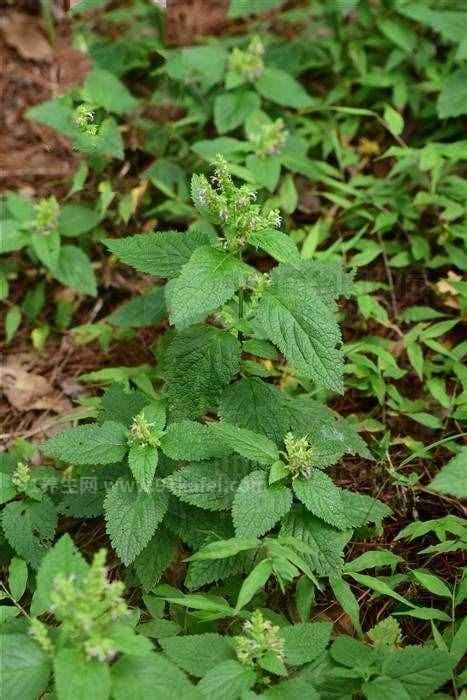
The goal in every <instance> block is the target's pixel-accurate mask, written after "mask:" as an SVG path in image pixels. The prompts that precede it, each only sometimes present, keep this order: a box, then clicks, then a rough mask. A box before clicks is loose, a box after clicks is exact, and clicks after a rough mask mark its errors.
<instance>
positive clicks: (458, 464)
mask: <svg viewBox="0 0 467 700" xmlns="http://www.w3.org/2000/svg"><path fill="white" fill-rule="evenodd" d="M430 488H432V489H433V490H434V491H438V492H440V493H448V494H451V495H452V496H456V497H457V498H467V447H463V448H462V449H461V451H460V452H459V454H458V455H456V456H455V457H452V459H450V460H449V462H448V463H447V464H445V466H444V467H443V468H442V469H441V471H440V472H439V473H438V474H437V475H436V476H435V478H434V479H433V481H432V482H431V484H430Z"/></svg>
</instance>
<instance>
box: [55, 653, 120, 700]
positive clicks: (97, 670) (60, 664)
mask: <svg viewBox="0 0 467 700" xmlns="http://www.w3.org/2000/svg"><path fill="white" fill-rule="evenodd" d="M54 678H55V687H56V690H57V698H58V700H87V699H88V698H89V697H90V696H92V697H93V698H95V699H96V700H108V698H109V697H110V669H109V666H108V665H107V664H104V663H102V662H100V661H97V660H94V659H93V660H88V659H86V658H85V657H84V655H83V654H82V653H80V652H79V651H78V650H76V649H60V651H59V652H58V654H56V655H55V657H54Z"/></svg>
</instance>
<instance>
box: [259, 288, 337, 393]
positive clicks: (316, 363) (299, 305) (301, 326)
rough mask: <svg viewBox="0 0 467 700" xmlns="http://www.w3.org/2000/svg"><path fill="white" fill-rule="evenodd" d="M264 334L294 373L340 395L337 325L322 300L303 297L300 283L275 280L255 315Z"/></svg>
mask: <svg viewBox="0 0 467 700" xmlns="http://www.w3.org/2000/svg"><path fill="white" fill-rule="evenodd" d="M256 321H257V322H259V324H260V326H261V329H262V331H263V333H264V335H265V336H266V337H267V338H269V340H271V342H273V343H274V344H275V345H276V346H277V347H278V348H279V350H280V351H281V352H282V353H283V354H284V355H285V356H286V358H287V360H288V361H289V362H290V363H291V364H292V365H293V366H294V367H295V369H296V370H297V372H299V373H300V374H302V375H303V376H305V377H310V378H311V379H313V380H314V381H315V382H316V384H317V385H318V386H321V387H326V388H328V389H332V390H334V391H336V392H338V393H342V390H343V383H342V373H343V360H342V354H341V352H340V351H339V350H338V349H337V347H336V346H337V345H338V344H339V343H340V342H341V336H340V331H339V327H338V325H337V322H336V320H335V318H334V316H333V314H332V312H331V311H330V309H329V308H328V306H326V305H325V304H324V303H323V302H322V301H321V299H320V298H319V297H318V296H317V297H316V298H312V297H310V295H309V294H306V295H304V290H303V284H302V283H300V282H295V281H294V280H292V279H290V280H289V281H286V280H279V281H278V282H275V281H274V274H273V284H272V285H271V286H270V287H269V288H268V289H267V290H266V292H265V293H264V295H263V297H262V299H261V300H260V302H259V304H258V308H257V312H256Z"/></svg>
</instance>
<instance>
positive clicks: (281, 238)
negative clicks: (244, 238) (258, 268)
mask: <svg viewBox="0 0 467 700" xmlns="http://www.w3.org/2000/svg"><path fill="white" fill-rule="evenodd" d="M249 243H251V245H254V246H255V247H256V248H262V250H264V251H266V253H268V254H269V255H270V256H271V257H272V258H274V260H278V261H279V262H281V263H290V264H293V263H298V262H300V260H301V258H300V255H299V252H298V249H297V246H296V245H295V243H294V242H293V240H292V238H291V237H290V236H287V235H286V234H285V233H283V232H282V231H277V230H276V229H264V230H263V231H259V232H258V233H254V234H253V235H252V236H250V239H249Z"/></svg>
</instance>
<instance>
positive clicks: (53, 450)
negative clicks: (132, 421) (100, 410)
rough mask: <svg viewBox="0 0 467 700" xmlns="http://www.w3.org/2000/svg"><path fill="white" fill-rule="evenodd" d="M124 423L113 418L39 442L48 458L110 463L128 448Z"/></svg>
mask: <svg viewBox="0 0 467 700" xmlns="http://www.w3.org/2000/svg"><path fill="white" fill-rule="evenodd" d="M127 440H128V435H127V431H126V429H125V428H124V426H123V425H121V424H120V423H115V422H114V421H106V422H105V423H103V424H102V425H98V424H97V423H93V424H89V425H79V426H77V427H76V428H70V429H69V430H65V431H64V432H63V433H60V434H59V435H56V436H55V437H53V438H50V440H47V442H45V443H43V444H42V447H41V449H42V451H43V453H44V454H45V455H47V457H52V458H54V459H60V460H63V461H64V462H69V463H70V464H89V465H91V464H112V463H113V462H119V461H120V460H121V459H122V458H123V457H124V456H125V453H126V451H127V449H128V447H127Z"/></svg>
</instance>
